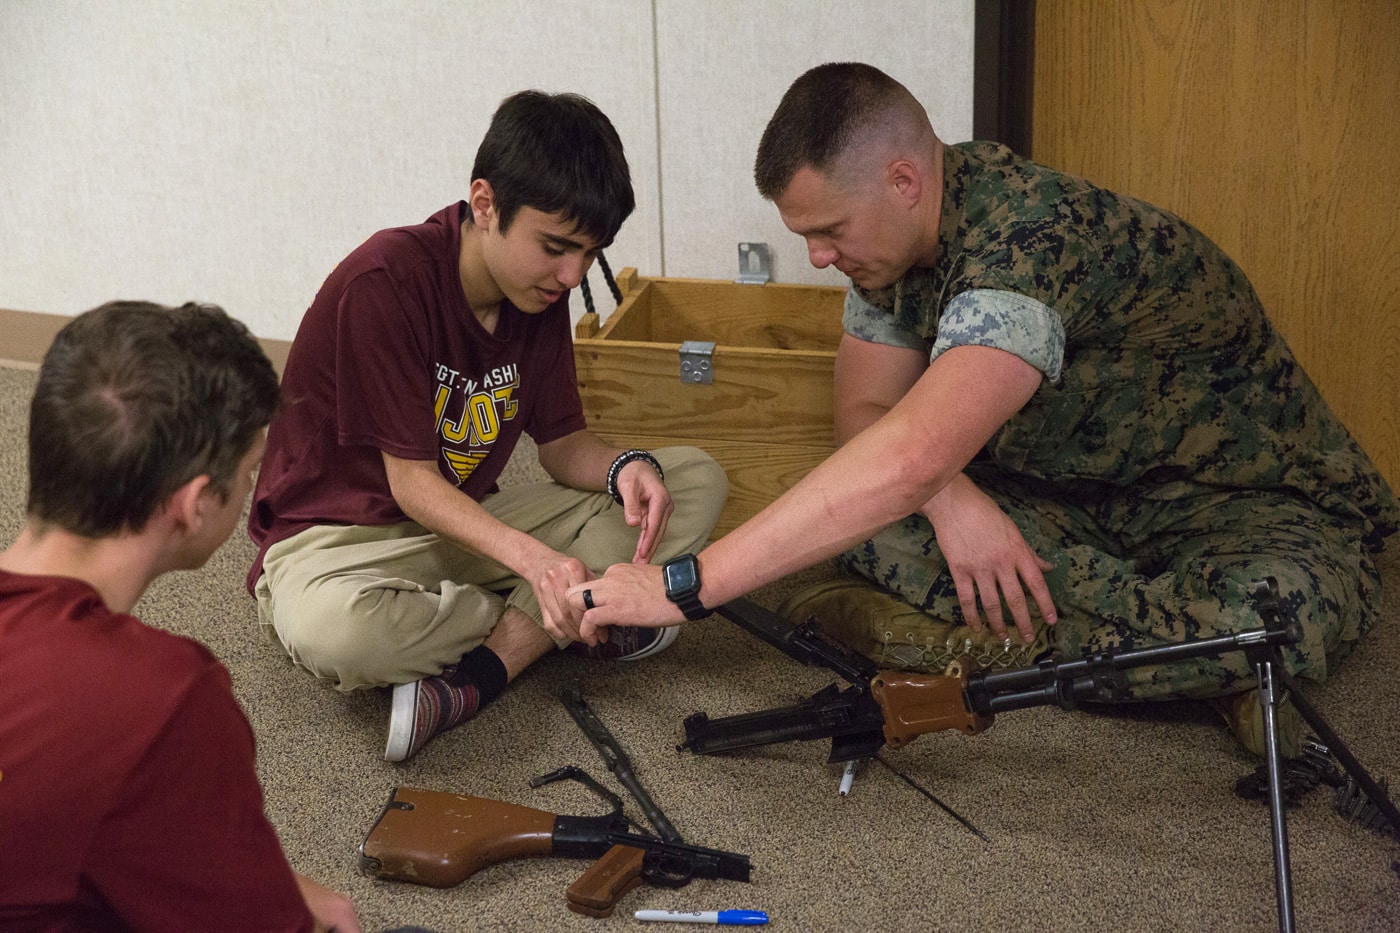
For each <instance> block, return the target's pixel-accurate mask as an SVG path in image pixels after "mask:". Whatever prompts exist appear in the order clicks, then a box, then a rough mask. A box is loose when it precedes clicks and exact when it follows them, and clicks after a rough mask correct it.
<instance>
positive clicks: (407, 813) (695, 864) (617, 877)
mask: <svg viewBox="0 0 1400 933" xmlns="http://www.w3.org/2000/svg"><path fill="white" fill-rule="evenodd" d="M530 856H555V857H562V858H594V859H597V860H598V861H597V862H596V863H595V864H594V865H592V866H591V867H590V868H589V869H588V870H587V871H586V872H584V873H583V875H582V876H581V877H580V878H579V879H578V880H577V881H575V882H574V883H573V885H571V886H570V887H569V891H568V906H569V909H570V910H573V911H576V912H578V913H582V914H588V915H590V916H594V917H606V916H608V915H610V914H611V913H612V910H613V907H614V905H615V904H616V903H617V900H618V899H619V898H621V897H622V896H623V895H624V894H626V893H627V892H628V891H630V890H632V889H633V888H635V887H636V886H637V885H638V884H640V883H641V882H642V881H649V882H651V883H653V884H660V885H664V886H668V887H680V886H681V885H684V884H686V883H687V882H689V881H690V880H691V879H692V878H725V879H728V880H732V881H748V880H749V859H748V856H745V855H739V854H737V853H733V852H724V851H721V850H719V849H706V848H703V847H701V846H692V845H687V844H685V843H677V842H668V841H666V840H661V839H655V838H652V837H649V836H639V835H636V834H633V833H629V832H627V831H626V823H625V821H623V820H622V818H621V816H620V815H619V814H616V813H614V814H607V815H603V816H561V815H558V814H554V813H549V812H547V811H545V810H536V809H534V808H533V807H524V806H520V805H519V804H514V803H507V802H505V801H503V800H490V799H488V798H485V797H472V796H468V795H465V794H451V793H447V792H444V791H434V790H422V789H418V788H412V787H396V788H394V790H393V791H392V792H391V793H390V794H389V802H388V803H387V804H386V805H385V807H384V812H383V813H381V814H380V815H379V819H378V820H376V821H375V824H374V826H373V827H371V828H370V831H369V834H368V835H366V836H365V840H364V842H362V843H361V844H360V867H361V868H362V869H364V870H365V871H367V872H369V873H371V874H373V875H374V876H375V877H378V878H382V879H385V880H389V881H409V882H412V883H414V884H425V885H429V886H432V887H437V888H450V887H454V886H456V885H458V884H461V883H462V882H463V881H465V880H466V879H467V878H470V877H471V876H472V875H474V874H476V873H477V872H478V871H480V870H481V869H483V868H485V867H486V866H488V865H494V864H495V863H496V862H503V861H506V860H507V859H512V858H525V857H530Z"/></svg>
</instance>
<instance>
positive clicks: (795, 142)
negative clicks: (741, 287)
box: [753, 62, 912, 201]
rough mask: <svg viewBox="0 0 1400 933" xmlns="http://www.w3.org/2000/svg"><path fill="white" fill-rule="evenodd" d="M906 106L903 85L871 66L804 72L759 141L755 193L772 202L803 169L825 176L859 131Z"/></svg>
mask: <svg viewBox="0 0 1400 933" xmlns="http://www.w3.org/2000/svg"><path fill="white" fill-rule="evenodd" d="M910 101H912V96H911V95H910V94H909V91H908V90H907V89H906V88H905V87H904V85H902V84H900V83H899V82H898V81H896V80H894V79H893V78H891V77H890V76H889V75H887V74H885V73H884V72H883V71H880V70H879V69H878V68H875V67H873V66H871V65H865V64H861V63H859V62H831V63H829V64H825V65H818V66H817V67H815V68H813V69H811V70H810V71H808V72H806V73H805V74H803V75H802V76H801V77H799V78H798V79H797V80H796V81H794V82H793V83H792V86H791V87H789V88H788V89H787V93H785V94H784V95H783V99H782V100H781V101H780V102H779V103H778V109H777V110H776V111H774V113H773V116H772V118H771V119H770V120H769V121H768V126H767V128H765V129H764V131H763V138H762V139H761V140H760V141H759V144H758V155H757V157H756V158H755V159H754V169H753V177H754V183H755V184H756V185H757V186H758V193H759V194H760V195H762V196H763V197H764V198H766V199H767V200H769V201H771V200H773V199H774V198H777V197H778V196H779V195H781V194H782V193H783V192H784V191H786V190H787V186H788V185H789V184H790V183H791V182H792V177H793V175H795V174H797V172H798V171H799V170H800V169H802V168H805V167H808V166H810V167H811V168H813V169H815V170H816V171H818V172H823V173H829V172H830V171H831V169H832V168H833V166H834V164H835V162H836V161H837V159H838V158H839V157H840V156H841V155H842V154H844V153H845V152H846V151H847V149H849V148H850V147H851V145H852V144H853V143H856V142H859V141H860V140H861V137H862V136H863V135H864V132H863V131H866V130H868V129H869V128H870V127H871V126H872V125H874V124H876V123H879V122H882V121H884V120H885V119H887V118H888V115H889V112H890V111H891V109H892V108H898V107H907V106H908V104H909V102H910Z"/></svg>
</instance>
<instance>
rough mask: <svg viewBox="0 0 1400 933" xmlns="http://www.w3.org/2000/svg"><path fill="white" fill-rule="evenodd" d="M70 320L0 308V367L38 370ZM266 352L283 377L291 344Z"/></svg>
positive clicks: (273, 344) (269, 345)
mask: <svg viewBox="0 0 1400 933" xmlns="http://www.w3.org/2000/svg"><path fill="white" fill-rule="evenodd" d="M70 320H71V318H70V317H68V316H67V315H63V314H41V313H39V312H37V311H11V310H9V309H7V308H0V334H3V335H4V336H3V337H0V365H4V366H11V367H16V368H20V369H38V368H39V364H40V363H41V362H43V359H44V354H45V353H47V352H48V349H49V344H51V343H52V342H53V338H54V335H55V334H57V333H58V332H59V330H60V329H62V327H63V325H64V324H67V323H68V322H69V321H70ZM258 343H259V344H261V346H262V348H263V352H264V353H266V354H267V357H268V359H270V360H272V365H273V366H274V367H276V369H277V375H279V376H280V375H282V369H283V367H284V366H285V365H286V363H287V351H288V350H290V349H291V347H292V344H291V341H289V340H264V339H263V338H261V337H259V338H258Z"/></svg>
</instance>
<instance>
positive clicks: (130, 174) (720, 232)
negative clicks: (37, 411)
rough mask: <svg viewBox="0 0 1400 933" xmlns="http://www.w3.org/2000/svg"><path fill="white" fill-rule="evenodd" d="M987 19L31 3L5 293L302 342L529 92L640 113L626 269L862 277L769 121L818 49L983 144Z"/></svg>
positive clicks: (8, 176) (694, 0) (1, 49)
mask: <svg viewBox="0 0 1400 933" xmlns="http://www.w3.org/2000/svg"><path fill="white" fill-rule="evenodd" d="M972 16H973V4H972V0H938V2H934V3H928V2H925V0H860V2H846V3H835V2H827V0H817V2H804V0H771V2H758V3H755V2H752V0H748V2H741V0H715V2H703V0H596V2H593V3H589V4H571V3H561V2H559V0H476V2H471V3H460V2H458V3H451V2H446V0H400V2H397V3H394V4H392V5H383V4H373V5H371V4H365V3H341V4H327V3H325V2H324V0H320V2H316V0H283V2H278V3H272V2H253V0H244V2H234V3H227V2H220V3H215V2H211V0H142V2H126V3H112V2H102V0H5V2H4V3H0V308H12V309H19V310H24V311H36V312H45V313H56V314H73V313H76V312H78V311H81V310H83V309H85V308H88V307H91V306H93V305H96V304H98V303H100V302H102V301H105V300H108V299H111V298H115V297H128V298H150V299H153V300H157V301H164V302H180V301H185V300H189V299H198V300H206V301H215V302H218V303H220V304H223V305H224V306H225V307H227V308H228V309H229V310H230V311H231V312H232V313H234V314H235V315H237V316H239V317H241V318H243V319H244V320H245V321H247V322H248V323H249V325H250V326H251V327H252V328H253V330H254V331H255V332H256V333H258V334H259V335H260V336H263V337H268V338H274V339H290V338H291V337H292V336H293V334H294V333H295V330H296V325H297V322H298V321H299V320H300V318H301V314H302V312H303V310H304V309H305V307H306V305H307V303H308V302H309V301H310V299H311V298H312V296H313V295H314V293H315V290H316V288H317V287H318V286H319V284H320V282H321V280H322V279H323V278H324V277H325V275H326V273H327V272H329V271H330V269H331V268H332V267H333V266H334V265H335V263H336V262H337V261H339V260H340V259H341V258H342V257H343V256H344V255H345V253H346V252H348V251H349V250H350V249H351V248H353V247H354V246H355V245H356V244H357V243H359V242H360V241H361V240H363V239H364V238H365V237H366V236H368V235H369V234H370V233H372V232H374V231H375V230H377V229H379V228H381V227H386V226H394V225H399V224H405V223H414V222H417V221H419V220H421V219H423V218H424V217H426V216H427V215H428V214H430V213H432V212H433V211H435V210H437V209H438V208H440V207H442V206H443V205H445V204H447V203H449V202H450V201H452V200H453V199H455V198H457V197H459V196H460V195H461V194H462V193H463V191H464V189H465V186H466V181H467V175H468V174H469V172H470V169H471V161H472V157H473V155H474V153H475V149H476V144H477V142H478V141H479V139H480V137H481V134H482V133H483V132H484V130H485V128H486V125H487V123H488V121H489V120H490V116H491V113H492V111H493V110H494V109H495V107H496V105H497V104H498V103H499V102H500V100H501V99H502V98H503V97H505V96H506V95H508V94H510V93H512V92H514V91H516V90H519V89H521V88H524V87H539V88H543V89H546V90H555V91H557V90H571V91H577V92H579V93H582V94H585V95H587V96H589V97H590V98H592V99H593V100H595V101H596V102H597V103H598V104H599V106H600V107H602V108H603V110H604V111H605V112H607V113H608V115H609V116H610V117H611V118H612V120H613V122H614V123H615V124H616V126H617V128H618V132H619V133H620V134H621V136H622V138H623V141H624V143H625V144H626V146H627V151H628V158H629V161H630V163H631V167H632V173H633V180H634V185H635V186H636V189H637V195H638V209H637V212H636V213H635V214H634V215H633V218H632V219H631V220H630V221H629V222H628V224H627V225H626V226H625V227H624V228H623V231H622V233H621V234H620V235H619V237H618V240H617V242H616V243H615V244H614V246H613V247H612V248H611V249H610V250H609V253H608V256H609V259H610V261H611V262H612V264H613V266H614V267H616V268H620V267H622V266H635V267H637V268H638V269H639V270H640V271H641V272H642V273H643V274H646V275H667V276H694V277H701V278H732V277H733V276H734V274H735V271H736V269H737V253H736V244H737V243H738V242H739V241H741V240H762V241H766V242H768V243H769V244H770V246H772V247H773V248H774V250H775V253H776V258H775V263H774V266H775V273H776V278H777V279H779V280H781V281H786V282H831V281H835V279H834V278H832V277H831V276H832V275H834V274H833V273H828V274H826V275H822V274H819V273H816V272H815V270H812V269H811V268H810V267H809V266H808V265H807V263H806V260H805V253H804V252H803V250H802V246H801V242H800V241H799V240H797V239H796V238H795V237H792V235H791V234H789V233H787V232H786V231H785V230H783V229H782V227H781V224H780V222H779V221H778V217H777V212H776V211H775V210H774V209H773V208H772V207H771V205H768V204H766V203H765V202H763V201H762V200H761V199H760V198H759V197H758V195H757V194H756V193H755V192H754V190H753V183H752V180H751V171H752V159H753V151H754V148H755V147H756V145H757V142H758V137H759V134H760V133H761V132H762V127H763V124H764V122H765V121H766V119H767V116H768V114H769V113H771V111H772V109H773V107H774V106H776V104H777V101H778V99H779V97H781V95H782V92H783V90H784V89H785V88H786V87H787V85H788V84H789V83H790V82H791V81H792V79H793V78H795V77H796V76H797V75H798V74H800V73H801V72H802V71H803V70H805V69H806V68H807V67H810V66H811V65H814V64H817V63H819V62H822V61H829V60H847V59H860V60H866V61H870V62H872V63H874V64H877V65H879V66H880V67H882V68H884V69H885V70H886V71H888V72H890V73H891V74H893V75H894V76H895V77H897V78H899V79H900V80H902V81H904V82H905V83H907V84H909V86H910V88H911V89H912V90H914V92H915V93H916V94H918V95H920V96H921V98H922V99H923V100H924V101H925V103H926V104H927V105H928V106H929V109H930V113H931V115H932V116H933V117H934V119H935V122H936V125H937V126H938V127H939V128H940V130H941V131H942V132H943V134H944V135H945V137H947V138H950V139H955V140H956V139H965V138H967V137H968V136H969V135H970V134H971V125H972V103H971V101H972V92H971V87H972ZM593 283H594V290H595V293H596V294H598V295H600V296H602V295H605V294H606V290H605V288H604V287H603V285H602V280H601V278H600V277H598V276H597V275H595V276H594V277H593ZM609 307H611V302H610V301H606V302H604V304H603V308H604V309H605V310H606V309H607V308H609ZM5 339H6V338H5V335H4V334H0V357H2V356H5V355H6V354H5V348H4V346H3V344H4V342H5Z"/></svg>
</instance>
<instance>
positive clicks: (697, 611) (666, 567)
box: [661, 554, 710, 622]
mask: <svg viewBox="0 0 1400 933" xmlns="http://www.w3.org/2000/svg"><path fill="white" fill-rule="evenodd" d="M661 578H662V579H663V580H664V581H665V582H666V598H667V599H669V600H670V601H671V602H673V603H675V604H676V605H677V606H680V607H681V612H684V613H685V617H686V618H687V619H690V620H691V621H692V622H693V621H695V620H696V619H703V618H705V616H707V615H709V614H710V610H708V609H706V608H705V605H704V604H703V603H702V602H700V562H699V561H697V560H696V559H695V555H694V554H682V555H681V556H680V557H673V558H671V559H670V560H668V561H666V563H664V564H662V565H661Z"/></svg>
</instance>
